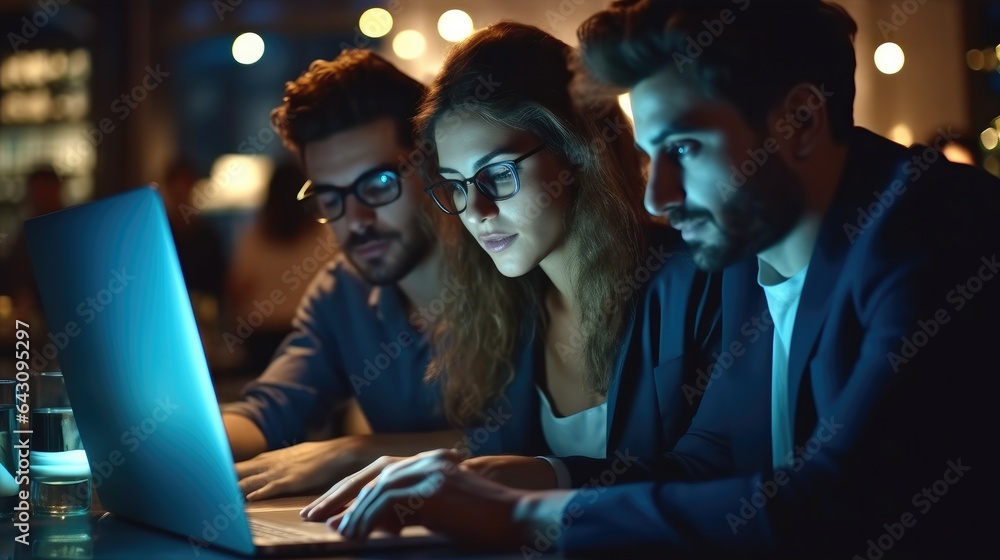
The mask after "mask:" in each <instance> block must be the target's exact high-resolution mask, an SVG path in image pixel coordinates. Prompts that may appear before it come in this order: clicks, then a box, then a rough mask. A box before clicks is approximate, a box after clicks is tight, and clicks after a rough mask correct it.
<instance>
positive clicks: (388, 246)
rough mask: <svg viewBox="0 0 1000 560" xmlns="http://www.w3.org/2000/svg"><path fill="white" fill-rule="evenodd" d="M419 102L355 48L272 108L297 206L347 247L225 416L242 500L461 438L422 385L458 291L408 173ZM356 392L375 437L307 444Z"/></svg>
mask: <svg viewBox="0 0 1000 560" xmlns="http://www.w3.org/2000/svg"><path fill="white" fill-rule="evenodd" d="M423 94H424V86H422V85H421V84H419V83H418V82H416V81H414V80H413V79H412V78H410V77H408V76H406V75H405V74H403V73H402V72H400V71H399V70H398V69H396V68H395V67H393V66H392V65H391V64H389V63H388V62H387V61H385V60H384V59H382V58H381V57H379V56H377V55H376V54H374V53H372V52H369V51H365V50H350V51H344V52H343V53H341V54H340V56H338V57H337V58H335V59H334V60H332V61H322V60H318V61H315V62H313V63H312V64H311V65H310V67H309V69H308V70H307V71H306V72H304V73H303V74H302V75H301V76H299V78H298V79H297V80H295V81H294V82H288V83H287V84H286V85H285V97H284V99H283V103H282V105H281V106H280V107H278V108H276V109H275V110H274V111H273V112H272V115H271V119H272V123H273V124H274V127H275V129H276V130H277V131H278V132H279V134H281V136H282V139H283V141H284V142H285V144H286V146H288V147H289V148H290V149H291V150H293V151H294V152H296V153H297V155H298V156H299V157H300V158H301V161H302V163H303V165H304V168H305V172H306V175H307V176H308V178H309V180H308V181H307V182H306V183H305V185H303V187H302V189H301V190H300V192H299V194H298V199H299V200H300V201H301V202H302V203H303V204H307V205H308V206H309V208H310V209H311V211H313V212H314V214H315V216H316V218H317V220H318V221H319V222H321V223H325V224H329V225H330V227H331V228H332V229H333V231H334V234H335V236H336V238H337V241H338V242H339V244H340V247H341V249H342V250H343V253H342V254H341V255H340V256H338V257H337V258H335V259H334V262H333V264H332V265H331V266H330V267H327V268H326V269H325V270H323V271H321V272H320V273H319V274H318V275H317V277H316V278H315V279H314V280H313V282H312V284H311V286H310V287H309V288H308V290H307V293H306V294H305V296H304V298H303V300H302V303H301V306H300V308H299V311H298V314H297V318H296V319H295V321H294V323H293V326H294V329H295V330H294V332H293V334H291V335H290V336H289V337H288V338H287V339H286V340H285V342H284V343H283V344H282V346H281V348H279V350H278V352H277V353H276V357H275V358H274V360H273V361H272V363H271V365H270V366H269V367H268V368H267V370H266V371H264V373H263V374H262V375H261V376H260V377H259V378H258V379H257V380H255V381H253V382H252V383H250V384H249V385H247V387H246V388H245V389H244V391H243V396H242V400H241V401H239V402H236V403H230V404H228V405H226V406H225V407H224V408H223V419H224V422H225V426H226V430H227V432H228V435H229V441H230V444H231V446H232V448H233V455H234V457H235V458H236V460H237V461H240V462H238V463H237V465H236V470H237V474H238V476H239V477H240V487H241V489H242V490H243V492H244V493H245V494H246V495H247V497H248V498H249V499H263V498H268V497H273V496H275V495H279V494H287V493H293V492H299V491H303V490H307V489H309V488H313V487H327V486H329V485H330V484H331V483H333V482H336V481H337V480H339V478H340V477H342V476H345V475H347V474H350V473H353V472H356V471H357V470H359V469H360V468H361V467H363V466H364V465H367V464H368V463H370V462H371V461H373V460H374V459H376V458H378V457H380V456H382V455H409V454H413V453H416V452H419V451H422V450H425V449H429V448H434V447H441V446H444V447H454V446H456V445H457V444H459V443H460V442H461V435H460V432H457V431H450V430H447V428H448V424H447V421H446V419H445V417H444V414H443V411H442V407H441V402H440V400H441V398H440V393H441V390H440V388H439V387H438V386H437V384H430V385H429V384H425V383H424V381H423V376H424V370H425V369H426V366H427V363H428V361H429V352H430V349H429V345H428V342H427V339H426V335H427V334H428V330H429V329H430V327H431V325H432V323H433V320H434V318H435V313H438V314H439V313H440V312H441V309H440V307H441V306H442V305H445V304H446V302H447V301H448V300H449V299H450V297H449V295H448V292H449V290H460V289H461V286H455V285H453V284H451V283H447V282H445V281H444V280H443V279H442V278H441V275H440V271H439V263H440V249H439V247H438V245H437V244H436V243H435V239H434V237H433V230H432V227H431V223H430V217H429V216H428V212H429V211H434V210H433V207H432V206H430V201H429V199H428V198H427V196H426V195H425V194H424V193H423V192H422V191H423V183H422V181H421V178H420V177H419V174H418V173H416V172H414V171H413V170H412V166H410V165H409V162H411V161H414V160H416V159H417V157H416V156H421V155H422V156H423V157H426V156H427V154H419V153H417V152H418V151H419V148H415V147H414V142H413V130H412V126H411V124H410V123H411V119H412V118H413V117H414V115H415V114H416V112H417V107H418V104H419V102H420V99H421V98H422V97H423ZM404 170H405V172H404ZM295 280H297V279H295ZM276 288H280V287H277V286H276ZM435 310H436V311H435ZM352 398H354V399H356V400H357V402H358V405H359V407H360V409H361V411H362V412H363V413H364V416H365V418H366V419H367V421H368V423H369V424H370V426H371V428H372V430H373V432H375V433H374V434H370V435H354V436H344V437H338V438H334V439H330V440H327V441H319V442H306V443H302V442H303V440H304V438H305V437H306V435H307V429H308V426H310V425H311V424H313V423H316V422H318V421H319V422H322V421H325V420H328V419H329V417H330V416H331V415H332V413H333V411H334V410H336V409H337V408H338V407H339V405H343V404H344V403H346V402H347V401H349V400H350V399H352Z"/></svg>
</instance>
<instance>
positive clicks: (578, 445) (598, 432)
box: [535, 385, 608, 459]
mask: <svg viewBox="0 0 1000 560" xmlns="http://www.w3.org/2000/svg"><path fill="white" fill-rule="evenodd" d="M535 390H537V391H538V398H539V400H540V401H541V403H542V411H541V412H542V434H543V435H544V436H545V442H546V443H548V444H549V449H551V450H552V454H553V455H556V456H559V457H593V458H595V459H603V458H604V457H605V455H606V454H607V450H608V402H607V401H604V402H603V403H601V404H599V405H597V406H595V407H593V408H588V409H586V410H581V411H580V412H577V413H576V414H570V415H569V416H556V414H555V411H553V410H552V405H551V403H549V399H548V397H546V396H545V392H544V391H542V389H541V388H540V387H538V386H537V385H536V386H535Z"/></svg>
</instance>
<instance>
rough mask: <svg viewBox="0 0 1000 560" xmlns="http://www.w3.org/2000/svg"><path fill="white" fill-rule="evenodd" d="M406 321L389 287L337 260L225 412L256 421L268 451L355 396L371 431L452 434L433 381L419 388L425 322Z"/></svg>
mask: <svg viewBox="0 0 1000 560" xmlns="http://www.w3.org/2000/svg"><path fill="white" fill-rule="evenodd" d="M414 323H415V324H416V325H417V326H416V327H415V326H414V325H413V324H411V322H410V321H409V320H408V316H407V304H406V298H405V297H404V295H403V294H402V292H401V291H400V290H399V288H398V287H397V286H396V285H395V284H390V285H386V286H372V285H370V284H368V283H367V282H365V281H364V279H362V278H361V276H360V275H359V274H358V273H357V271H356V270H355V269H354V268H353V267H352V266H351V265H350V264H349V263H348V261H347V260H346V259H345V258H343V257H339V258H337V259H334V261H333V262H332V263H331V265H330V266H328V267H327V268H325V269H324V270H322V271H321V272H320V273H319V274H318V275H317V276H316V278H315V279H314V280H313V283H312V285H311V286H310V287H309V289H308V290H307V292H306V295H305V296H304V297H303V299H302V303H301V304H300V307H299V310H298V313H297V314H296V318H295V320H294V321H293V322H292V326H293V327H294V329H295V330H294V332H293V333H292V334H291V335H289V336H288V338H286V339H285V341H284V343H282V345H281V347H280V348H279V349H278V351H277V353H276V357H275V359H274V360H273V361H272V362H271V365H270V366H268V368H267V369H266V370H265V371H264V373H263V374H262V375H261V376H260V377H259V378H258V379H257V380H255V381H253V382H252V383H250V384H248V385H247V386H246V387H245V388H244V390H243V397H242V400H241V401H239V402H236V403H230V404H227V405H225V406H224V407H223V410H224V411H225V412H233V413H237V414H241V415H243V416H246V417H248V418H250V419H251V420H253V422H254V423H256V424H257V426H258V427H259V428H260V429H261V431H263V432H264V436H265V438H266V439H267V445H268V448H270V449H276V448H279V447H286V446H288V445H291V444H293V443H298V442H301V441H303V439H304V436H305V432H306V426H307V425H309V423H310V422H311V421H313V420H321V419H325V418H327V417H329V416H330V415H331V413H332V411H333V410H335V407H336V406H337V405H339V404H341V403H343V402H345V401H347V400H349V399H350V398H352V397H355V398H357V400H358V403H359V404H360V407H361V410H362V411H363V412H364V414H365V417H366V418H367V419H368V423H369V424H370V425H371V428H372V430H373V431H374V432H376V433H393V432H426V431H434V430H444V429H448V428H449V425H448V422H447V420H446V419H445V416H444V411H443V408H442V405H441V388H440V386H439V384H438V383H432V384H427V383H424V381H423V377H424V371H425V370H426V369H427V363H428V361H429V359H430V345H429V342H428V339H427V336H426V335H427V334H428V333H427V330H428V322H427V321H425V320H422V319H421V318H420V317H419V316H417V317H416V320H415V321H414Z"/></svg>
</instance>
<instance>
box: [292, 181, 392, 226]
mask: <svg viewBox="0 0 1000 560" xmlns="http://www.w3.org/2000/svg"><path fill="white" fill-rule="evenodd" d="M402 192H403V191H402V189H401V188H400V181H399V172H398V171H397V170H395V169H393V168H379V169H372V170H371V171H367V172H365V173H364V174H363V175H361V176H360V177H358V179H357V180H356V181H354V184H352V185H351V186H349V187H337V186H334V185H317V184H315V183H313V182H312V181H306V183H305V184H304V185H302V188H301V189H300V190H299V194H298V196H297V197H296V199H298V200H301V201H304V202H305V203H306V204H308V205H309V209H310V211H311V212H312V214H313V215H314V216H315V217H316V221H318V222H319V223H321V224H325V223H327V222H332V221H334V220H336V219H338V218H340V217H341V216H343V215H344V208H345V207H346V206H347V204H346V201H347V195H349V194H353V195H354V196H356V197H357V198H358V200H359V201H361V203H362V204H364V205H365V206H368V207H369V208H377V207H379V206H385V205H386V204H389V203H390V202H393V201H395V200H396V199H397V198H399V195H400V194H401V193H402Z"/></svg>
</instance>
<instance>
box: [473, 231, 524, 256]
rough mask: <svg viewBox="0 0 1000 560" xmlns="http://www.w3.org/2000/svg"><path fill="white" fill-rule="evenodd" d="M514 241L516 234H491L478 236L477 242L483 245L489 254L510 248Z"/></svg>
mask: <svg viewBox="0 0 1000 560" xmlns="http://www.w3.org/2000/svg"><path fill="white" fill-rule="evenodd" d="M516 239H517V234H516V233H491V234H489V235H480V236H479V241H480V242H481V243H482V244H483V247H485V248H486V250H487V251H489V252H491V253H499V252H500V251H503V250H504V249H506V248H507V247H510V246H511V244H512V243H514V241H515V240H516Z"/></svg>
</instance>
